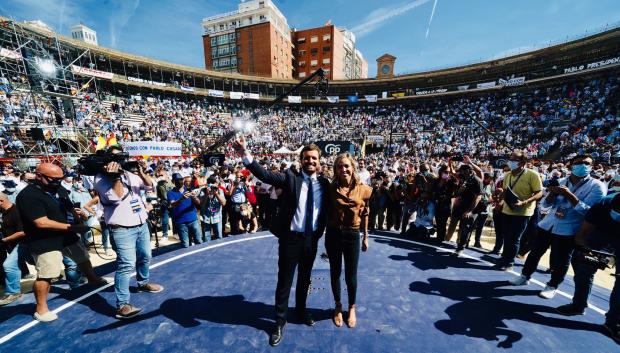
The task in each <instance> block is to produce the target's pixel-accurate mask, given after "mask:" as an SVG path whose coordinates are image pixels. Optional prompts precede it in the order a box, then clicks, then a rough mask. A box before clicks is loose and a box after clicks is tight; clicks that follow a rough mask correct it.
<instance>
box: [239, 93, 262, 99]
mask: <svg viewBox="0 0 620 353" xmlns="http://www.w3.org/2000/svg"><path fill="white" fill-rule="evenodd" d="M243 98H245V99H256V100H259V99H260V96H259V95H258V93H244V94H243Z"/></svg>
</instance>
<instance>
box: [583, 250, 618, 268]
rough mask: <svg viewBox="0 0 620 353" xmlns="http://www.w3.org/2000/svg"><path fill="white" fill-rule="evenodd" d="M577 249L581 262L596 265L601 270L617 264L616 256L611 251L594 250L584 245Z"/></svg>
mask: <svg viewBox="0 0 620 353" xmlns="http://www.w3.org/2000/svg"><path fill="white" fill-rule="evenodd" d="M576 250H577V251H578V253H577V254H576V255H577V259H578V261H579V262H581V263H584V264H587V265H591V266H595V267H596V268H598V269H599V270H604V269H606V268H611V267H613V266H614V265H615V257H614V255H613V254H611V253H608V252H605V251H600V250H592V249H590V248H587V247H584V246H581V247H577V249H576Z"/></svg>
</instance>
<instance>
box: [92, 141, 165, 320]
mask: <svg viewBox="0 0 620 353" xmlns="http://www.w3.org/2000/svg"><path fill="white" fill-rule="evenodd" d="M106 153H108V154H109V155H111V156H113V155H115V154H119V153H122V148H121V147H120V146H118V145H114V146H111V147H109V148H108V150H107V151H106ZM121 162H122V161H121ZM144 170H145V168H144V166H142V165H139V166H138V170H137V173H135V174H134V173H132V172H128V171H125V170H123V169H121V163H118V162H109V163H107V164H106V165H105V167H104V168H103V171H102V172H100V173H98V174H97V175H96V176H95V191H97V193H98V194H99V202H101V204H102V205H103V217H104V220H105V223H106V224H107V225H108V227H109V228H110V235H111V236H112V240H113V245H114V251H116V254H117V257H116V264H117V269H116V274H115V275H114V292H115V293H116V309H117V310H116V318H117V319H129V318H132V317H134V316H136V315H138V314H139V313H140V312H141V311H142V309H140V308H136V307H134V306H132V305H131V304H129V299H130V294H129V280H130V278H131V274H132V273H133V272H134V270H135V271H136V280H137V282H138V291H143V292H150V293H158V292H161V291H162V290H163V287H162V286H161V285H159V284H155V283H151V282H150V281H149V264H150V262H151V241H150V234H149V228H148V224H147V220H148V214H147V211H146V205H145V204H144V201H143V200H142V197H141V195H140V194H141V192H142V191H152V189H153V181H152V180H151V178H150V177H149V176H148V175H147V174H145V173H144Z"/></svg>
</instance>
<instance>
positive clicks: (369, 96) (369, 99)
mask: <svg viewBox="0 0 620 353" xmlns="http://www.w3.org/2000/svg"><path fill="white" fill-rule="evenodd" d="M364 98H366V102H369V103H374V102H376V101H377V98H378V97H377V95H376V94H367V95H365V96H364Z"/></svg>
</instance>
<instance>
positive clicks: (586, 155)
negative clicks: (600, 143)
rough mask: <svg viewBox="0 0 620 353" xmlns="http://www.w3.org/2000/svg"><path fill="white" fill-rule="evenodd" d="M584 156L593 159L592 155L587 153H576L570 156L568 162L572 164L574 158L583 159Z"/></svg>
mask: <svg viewBox="0 0 620 353" xmlns="http://www.w3.org/2000/svg"><path fill="white" fill-rule="evenodd" d="M586 158H590V159H592V160H594V158H592V156H591V155H589V154H578V155H576V156H575V157H573V158H571V159H570V161H569V162H570V164H573V163H574V162H575V161H576V160H583V159H586Z"/></svg>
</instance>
